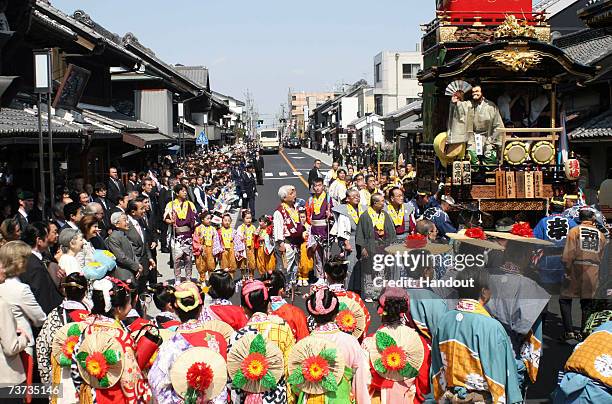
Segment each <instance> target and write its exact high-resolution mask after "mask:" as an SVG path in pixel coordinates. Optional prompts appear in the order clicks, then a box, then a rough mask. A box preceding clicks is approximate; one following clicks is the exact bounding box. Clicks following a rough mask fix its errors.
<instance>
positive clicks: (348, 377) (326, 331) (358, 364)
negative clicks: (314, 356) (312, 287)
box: [297, 322, 371, 404]
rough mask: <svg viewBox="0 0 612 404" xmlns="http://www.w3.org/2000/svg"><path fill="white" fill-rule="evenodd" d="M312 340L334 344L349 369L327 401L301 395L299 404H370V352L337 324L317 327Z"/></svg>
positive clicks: (346, 369) (346, 368)
mask: <svg viewBox="0 0 612 404" xmlns="http://www.w3.org/2000/svg"><path fill="white" fill-rule="evenodd" d="M312 336H315V337H321V338H324V339H326V340H328V341H333V342H335V343H336V345H337V346H338V348H339V351H340V353H341V354H342V356H343V358H344V361H345V364H346V367H345V368H344V376H343V377H342V380H340V381H338V390H336V392H335V394H334V395H333V396H331V395H323V396H326V397H325V398H324V401H321V399H322V398H323V397H322V396H320V395H308V394H305V393H303V392H302V393H300V395H299V398H298V401H297V402H298V403H299V404H302V403H306V404H315V403H323V402H325V403H327V404H345V403H358V404H362V403H363V404H368V403H370V393H369V391H368V387H369V385H370V383H371V376H370V366H369V364H368V357H367V354H366V352H365V351H364V350H363V349H362V348H361V346H360V345H359V342H358V341H357V338H355V337H353V336H352V335H350V334H346V333H345V332H342V331H340V329H339V328H338V326H337V325H336V323H334V322H331V323H327V324H323V325H320V326H317V327H315V329H314V330H313V331H312Z"/></svg>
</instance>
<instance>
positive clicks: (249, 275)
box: [237, 209, 257, 279]
mask: <svg viewBox="0 0 612 404" xmlns="http://www.w3.org/2000/svg"><path fill="white" fill-rule="evenodd" d="M242 222H243V223H242V224H241V225H240V226H238V231H237V235H238V237H239V238H241V239H242V243H243V244H244V254H243V256H242V257H241V259H240V261H238V268H240V270H241V271H242V279H254V278H255V267H256V266H257V264H256V261H255V242H254V239H255V232H256V229H255V226H253V214H252V213H251V211H250V210H248V209H245V210H243V211H242Z"/></svg>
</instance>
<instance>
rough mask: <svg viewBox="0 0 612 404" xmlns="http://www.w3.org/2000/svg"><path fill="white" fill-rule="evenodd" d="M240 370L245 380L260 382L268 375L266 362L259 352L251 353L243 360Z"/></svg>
mask: <svg viewBox="0 0 612 404" xmlns="http://www.w3.org/2000/svg"><path fill="white" fill-rule="evenodd" d="M240 368H241V369H242V373H243V374H244V376H245V377H246V378H247V379H249V380H261V379H262V378H263V377H264V376H265V375H266V373H268V361H267V360H266V357H265V356H263V355H262V354H260V353H259V352H253V353H250V354H249V355H248V356H247V357H246V358H244V361H243V362H242V364H241V365H240Z"/></svg>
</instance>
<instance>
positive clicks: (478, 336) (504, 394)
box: [431, 299, 523, 403]
mask: <svg viewBox="0 0 612 404" xmlns="http://www.w3.org/2000/svg"><path fill="white" fill-rule="evenodd" d="M431 374H432V375H433V379H432V388H433V393H434V398H435V399H436V400H437V401H440V400H442V401H443V402H445V401H452V400H466V399H473V400H480V401H486V402H494V403H500V402H505V403H519V402H522V401H523V396H522V394H521V390H520V388H519V380H518V375H517V367H516V361H515V359H514V352H513V351H512V344H511V342H510V339H509V338H508V335H507V334H506V330H505V329H504V327H503V326H502V325H501V323H500V322H499V321H497V320H495V319H493V318H491V316H490V315H489V313H488V312H487V311H486V309H485V308H484V307H483V306H482V304H480V302H479V301H477V300H471V299H461V300H459V302H458V304H457V308H456V309H455V310H450V311H448V312H447V313H446V314H445V315H444V316H442V318H441V319H440V322H439V324H438V328H437V331H436V332H435V333H434V335H433V341H432V347H431Z"/></svg>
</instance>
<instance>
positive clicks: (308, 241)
mask: <svg viewBox="0 0 612 404" xmlns="http://www.w3.org/2000/svg"><path fill="white" fill-rule="evenodd" d="M299 214H300V222H301V223H302V225H303V226H304V228H305V229H306V231H305V232H304V233H303V237H304V242H303V243H302V245H301V246H300V261H299V264H298V283H297V285H298V286H308V274H309V273H310V271H312V268H313V267H314V252H315V249H316V248H317V242H316V241H315V240H314V238H313V237H312V236H311V235H310V224H308V223H307V220H306V218H307V215H306V210H305V209H303V208H302V209H300V211H299Z"/></svg>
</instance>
